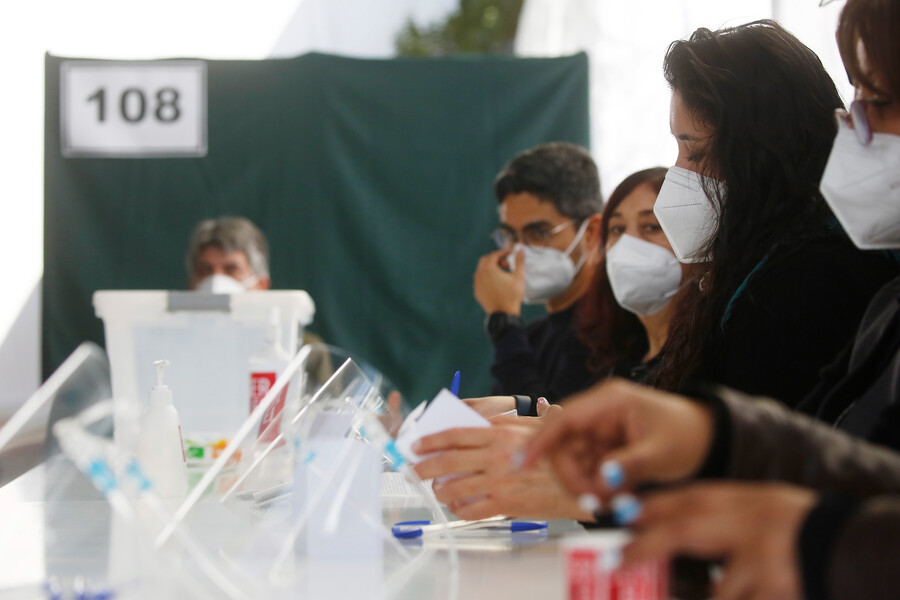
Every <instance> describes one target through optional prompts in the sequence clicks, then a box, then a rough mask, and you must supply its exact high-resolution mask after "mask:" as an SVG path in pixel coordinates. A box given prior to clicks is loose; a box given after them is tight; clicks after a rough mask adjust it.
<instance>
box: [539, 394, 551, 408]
mask: <svg viewBox="0 0 900 600" xmlns="http://www.w3.org/2000/svg"><path fill="white" fill-rule="evenodd" d="M538 404H544V405H548V406H549V404H550V403H549V402H547V399H546V398H544V397H543V396H541V397H540V398H538Z"/></svg>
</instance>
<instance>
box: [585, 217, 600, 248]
mask: <svg viewBox="0 0 900 600" xmlns="http://www.w3.org/2000/svg"><path fill="white" fill-rule="evenodd" d="M587 221H588V224H587V229H585V231H584V239H585V243H586V244H587V248H588V250H596V249H597V248H599V247H600V231H601V226H602V224H603V217H602V216H601V215H600V214H599V213H597V214H593V215H591V216H590V217H588V219H587Z"/></svg>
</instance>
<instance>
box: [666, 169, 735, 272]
mask: <svg viewBox="0 0 900 600" xmlns="http://www.w3.org/2000/svg"><path fill="white" fill-rule="evenodd" d="M704 182H705V183H707V185H711V186H713V187H715V186H720V189H722V187H721V186H722V183H721V182H718V181H716V180H715V179H712V178H710V177H705V176H703V175H700V173H697V172H695V171H689V170H687V169H683V168H681V167H671V168H670V169H669V171H668V172H667V173H666V180H665V181H664V182H663V185H662V189H660V190H659V196H657V198H656V204H654V205H653V214H655V215H656V218H657V220H658V221H659V226H660V227H662V230H663V233H665V234H666V237H667V238H668V240H669V243H670V244H671V245H672V251H673V252H675V256H677V257H678V260H679V261H681V262H683V263H695V262H704V261H706V260H708V257H706V256H705V255H704V254H703V248H704V247H705V246H706V244H707V243H708V242H709V240H710V239H711V238H712V236H714V235H715V234H716V231H717V229H718V226H719V215H718V212H717V211H716V207H715V205H714V204H713V203H712V202H711V201H710V199H709V198H707V197H706V192H704V191H703V183H704Z"/></svg>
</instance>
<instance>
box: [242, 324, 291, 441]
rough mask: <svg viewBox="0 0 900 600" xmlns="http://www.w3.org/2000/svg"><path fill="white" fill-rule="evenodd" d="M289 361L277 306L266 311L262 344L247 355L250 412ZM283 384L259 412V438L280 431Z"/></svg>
mask: <svg viewBox="0 0 900 600" xmlns="http://www.w3.org/2000/svg"><path fill="white" fill-rule="evenodd" d="M290 362H291V355H290V354H288V353H287V352H286V351H285V349H284V348H283V347H282V345H281V318H280V313H279V311H278V308H272V310H271V311H270V312H269V324H268V327H267V329H266V343H265V346H264V347H263V348H262V350H260V351H259V352H258V353H256V354H254V355H253V356H251V357H250V412H253V409H255V408H256V406H257V405H258V404H259V403H260V401H261V400H262V399H263V397H265V395H266V393H267V392H268V391H269V389H270V388H271V387H272V386H273V385H275V380H276V379H277V378H278V376H279V375H281V374H282V373H284V370H285V369H286V368H287V366H288V364H289V363H290ZM287 390H288V388H287V386H286V387H285V388H284V389H283V390H282V391H281V393H280V394H279V395H278V399H277V400H276V401H275V402H274V403H272V405H271V406H270V407H269V409H268V410H267V411H266V413H265V414H264V415H263V418H262V421H261V422H260V425H259V438H260V439H261V440H263V441H272V440H274V439H275V438H276V437H277V436H278V433H279V431H280V419H279V417H280V415H281V412H282V411H283V409H284V399H285V396H286V394H287Z"/></svg>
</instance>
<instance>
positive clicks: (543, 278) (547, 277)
mask: <svg viewBox="0 0 900 600" xmlns="http://www.w3.org/2000/svg"><path fill="white" fill-rule="evenodd" d="M587 225H588V220H587V219H586V220H585V221H584V222H583V223H582V224H581V227H579V228H578V233H577V234H576V235H575V239H573V240H572V243H571V244H569V247H568V248H566V249H565V251H561V250H557V249H556V248H548V247H543V246H526V245H525V244H516V245H515V246H514V247H513V253H512V254H510V255H509V258H507V261H508V262H509V266H510V268H511V269H515V268H516V252H517V251H518V250H519V249H521V250H522V252H523V253H524V255H525V298H524V301H525V303H526V304H544V303H546V302H548V301H550V300H552V299H553V298H555V297H557V296H559V295H560V294H562V293H563V292H564V291H566V290H567V289H569V286H570V285H572V281H573V280H574V279H575V275H576V274H577V273H578V271H579V270H580V269H581V267H582V266H583V265H584V262H585V261H586V260H587V252H584V253H583V254H582V255H581V259H580V260H579V261H578V264H577V265H576V264H575V263H573V262H572V259H571V258H570V257H569V255H570V254H571V253H572V250H574V249H575V246H577V245H578V242H579V241H581V238H582V237H583V236H584V232H585V231H586V230H587Z"/></svg>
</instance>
